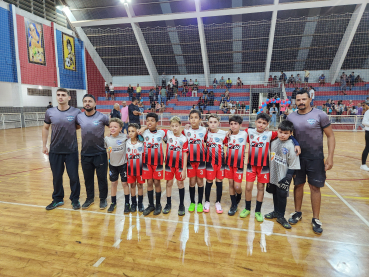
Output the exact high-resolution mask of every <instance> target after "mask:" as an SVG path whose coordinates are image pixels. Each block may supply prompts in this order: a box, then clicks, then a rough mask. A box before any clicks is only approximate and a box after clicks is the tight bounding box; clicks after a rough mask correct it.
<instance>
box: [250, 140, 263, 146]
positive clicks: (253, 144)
mask: <svg viewBox="0 0 369 277" xmlns="http://www.w3.org/2000/svg"><path fill="white" fill-rule="evenodd" d="M251 147H258V148H261V147H264V142H256V141H253V142H251Z"/></svg>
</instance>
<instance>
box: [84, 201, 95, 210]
mask: <svg viewBox="0 0 369 277" xmlns="http://www.w3.org/2000/svg"><path fill="white" fill-rule="evenodd" d="M94 202H95V201H94V199H86V201H85V203H83V205H82V210H85V209H87V208H88V207H90V206H91V205H92V204H93V203H94Z"/></svg>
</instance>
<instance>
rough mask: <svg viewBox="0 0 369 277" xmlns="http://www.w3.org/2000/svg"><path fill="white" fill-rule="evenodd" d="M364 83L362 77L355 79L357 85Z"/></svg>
mask: <svg viewBox="0 0 369 277" xmlns="http://www.w3.org/2000/svg"><path fill="white" fill-rule="evenodd" d="M362 82H363V79H361V77H360V75H357V76H356V78H355V83H356V84H357V83H362Z"/></svg>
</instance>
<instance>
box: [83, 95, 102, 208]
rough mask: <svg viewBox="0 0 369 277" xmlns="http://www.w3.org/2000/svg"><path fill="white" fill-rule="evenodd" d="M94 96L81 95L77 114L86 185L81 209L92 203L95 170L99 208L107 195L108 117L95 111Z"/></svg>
mask: <svg viewBox="0 0 369 277" xmlns="http://www.w3.org/2000/svg"><path fill="white" fill-rule="evenodd" d="M95 107H96V101H95V97H94V96H93V95H91V94H85V95H84V96H83V108H84V109H85V112H84V113H80V114H79V115H78V116H77V124H78V125H80V126H81V129H82V131H81V136H82V150H81V165H82V171H83V175H84V177H85V185H86V194H87V199H86V202H85V203H84V204H83V205H82V209H87V208H88V207H90V206H91V205H92V204H93V203H94V198H95V189H94V173H95V170H96V175H97V181H98V185H99V194H100V195H99V198H100V209H101V210H103V209H105V208H106V207H107V205H108V204H107V201H106V198H107V196H108V180H107V171H108V162H107V154H106V150H105V147H104V131H105V126H109V118H108V117H107V116H106V115H104V114H102V113H100V112H98V111H96V110H95Z"/></svg>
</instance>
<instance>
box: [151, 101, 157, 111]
mask: <svg viewBox="0 0 369 277" xmlns="http://www.w3.org/2000/svg"><path fill="white" fill-rule="evenodd" d="M155 110H156V102H155V101H153V102H152V103H151V112H152V113H154V112H155Z"/></svg>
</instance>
